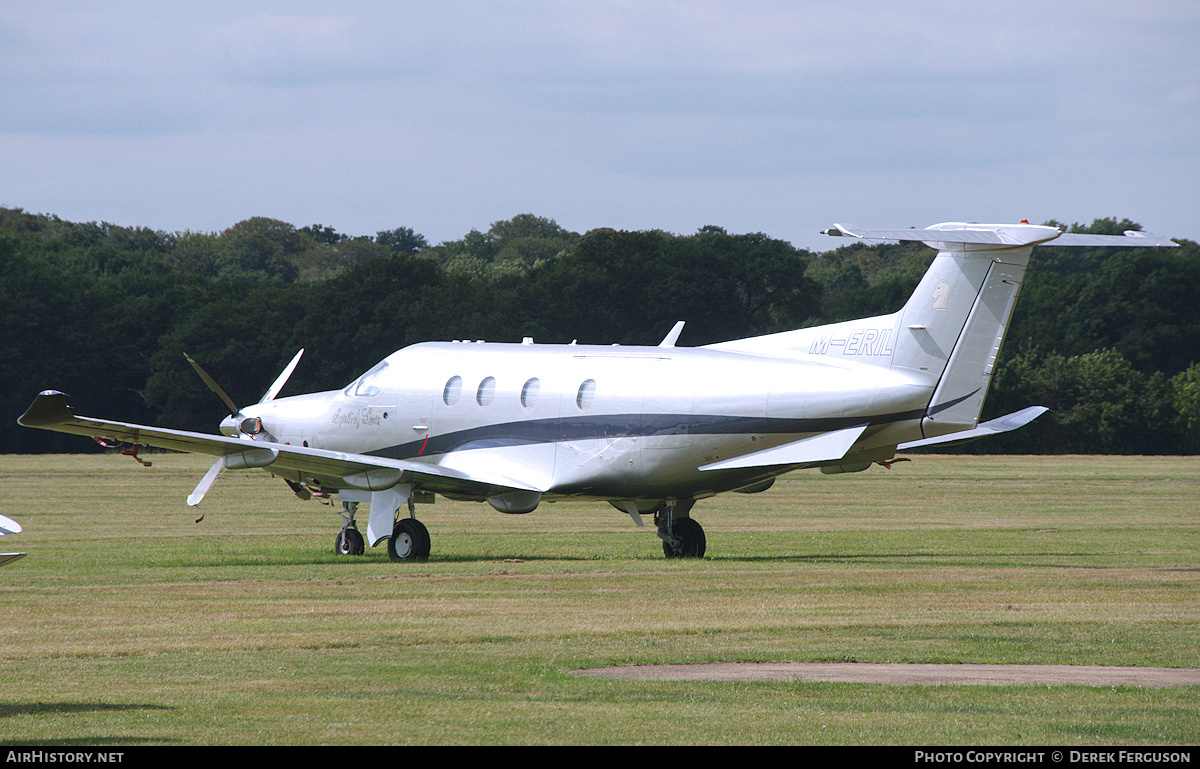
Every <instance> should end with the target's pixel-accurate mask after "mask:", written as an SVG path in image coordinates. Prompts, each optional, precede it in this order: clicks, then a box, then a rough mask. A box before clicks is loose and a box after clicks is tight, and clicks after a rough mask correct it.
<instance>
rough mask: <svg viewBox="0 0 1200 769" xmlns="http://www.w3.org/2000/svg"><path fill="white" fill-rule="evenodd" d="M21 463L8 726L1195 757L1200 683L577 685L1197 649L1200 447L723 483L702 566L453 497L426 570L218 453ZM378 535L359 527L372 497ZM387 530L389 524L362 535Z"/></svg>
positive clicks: (1, 467) (43, 735)
mask: <svg viewBox="0 0 1200 769" xmlns="http://www.w3.org/2000/svg"><path fill="white" fill-rule="evenodd" d="M151 459H152V460H153V462H154V466H153V467H152V468H143V467H141V466H139V465H137V464H136V463H134V462H133V461H132V460H130V459H129V458H127V457H120V456H111V455H109V456H49V457H28V456H0V500H3V507H2V508H0V512H3V513H4V514H5V515H8V516H10V517H12V518H15V519H17V520H18V521H20V522H21V523H22V525H24V527H25V531H24V532H23V533H21V534H19V535H15V536H10V537H5V538H4V539H3V540H0V549H3V550H23V551H27V552H28V553H29V555H28V556H27V557H26V558H24V559H22V560H20V561H18V562H16V563H14V564H12V565H10V566H8V567H6V568H4V569H0V602H2V607H3V608H2V614H0V616H2V617H3V621H2V626H0V743H3V744H31V743H38V744H52V745H143V744H150V745H157V744H167V745H188V744H202V745H215V744H302V743H303V744H425V743H432V744H562V743H568V744H581V743H582V744H701V743H712V744H859V745H862V744H890V745H896V744H900V745H951V744H974V745H1000V744H1042V745H1046V744H1057V745H1062V744H1071V745H1086V744H1114V743H1117V744H1158V745H1163V744H1177V745H1179V744H1182V745H1196V744H1198V743H1200V687H1187V688H1175V689H1141V688H1132V687H1084V686H1054V687H1050V686H1003V687H986V686H886V685H879V684H835V683H799V682H790V683H782V682H774V683H771V682H762V683H716V682H704V681H685V682H645V681H641V682H639V681H604V680H591V679H585V678H579V677H576V676H573V675H571V673H570V671H572V670H575V669H578V668H585V667H596V666H604V665H613V664H627V663H678V662H702V661H805V660H855V661H863V662H984V663H1047V664H1048V663H1054V664H1064V663H1065V664H1077V665H1138V666H1165V667H1200V512H1198V510H1200V458H1193V457H1185V458H1179V457H967V456H963V457H935V456H924V457H915V458H914V461H912V462H906V463H902V464H899V465H897V466H896V467H894V468H893V469H892V470H890V471H889V470H884V469H882V468H880V467H874V468H872V469H871V470H869V471H867V472H865V473H860V474H857V475H848V476H833V477H826V476H822V475H820V474H819V473H811V472H810V473H797V474H793V475H791V476H788V477H786V478H785V479H783V480H781V481H780V482H778V483H776V485H775V487H774V488H772V489H771V490H770V491H768V492H765V493H763V494H757V495H752V496H751V495H740V494H731V495H726V496H722V497H717V498H715V499H710V500H704V501H702V502H700V503H698V504H697V506H696V508H695V510H694V511H693V513H694V515H695V517H696V518H697V519H698V520H700V521H701V522H702V523H703V524H704V527H705V530H706V532H707V535H708V542H709V546H708V554H707V557H706V558H704V559H702V560H696V561H667V560H665V559H664V558H663V557H662V550H661V547H660V544H659V541H658V539H657V538H656V537H655V535H654V532H653V529H652V527H647V528H644V529H638V528H636V527H634V526H633V525H632V524H631V522H630V520H629V518H628V517H627V516H625V515H624V514H622V513H619V512H617V511H616V510H615V509H612V508H611V507H609V506H607V505H604V504H594V503H589V504H583V503H569V504H566V503H558V504H544V505H542V507H540V508H539V509H538V510H537V511H535V512H534V513H532V514H530V515H526V516H504V515H501V514H499V513H496V512H495V511H493V510H492V509H491V508H490V507H487V506H485V505H478V504H463V503H453V502H448V501H446V500H442V499H439V500H438V502H437V504H435V505H433V506H421V507H419V508H418V514H419V515H420V517H421V518H422V520H424V521H425V523H426V524H427V525H428V527H429V530H430V533H431V535H432V538H433V554H432V556H431V558H430V560H429V561H428V562H426V563H417V564H395V563H391V562H390V561H388V558H387V552H386V548H383V547H379V548H375V549H373V550H368V553H367V555H366V556H364V557H362V558H353V559H343V558H338V557H336V556H335V555H334V554H333V552H332V545H333V538H334V535H335V534H336V533H337V530H338V527H339V526H340V519H339V518H338V517H337V515H336V512H335V510H333V509H332V508H330V507H327V506H323V505H320V504H317V503H315V502H307V503H305V502H301V501H299V500H297V499H295V498H294V497H293V496H292V495H291V494H290V492H289V491H288V489H287V487H286V486H285V485H284V484H283V482H282V481H279V480H275V479H271V478H269V477H268V476H266V475H265V474H249V473H226V475H225V476H224V477H223V478H222V479H221V480H220V481H219V482H218V485H217V486H216V488H215V489H214V490H213V491H212V492H211V493H210V494H209V496H208V498H207V500H206V502H205V508H204V519H203V521H201V522H199V523H196V522H195V520H194V519H195V517H196V513H195V512H194V511H193V510H191V509H189V508H187V507H186V506H185V505H184V498H185V497H186V496H187V494H188V492H189V491H190V490H191V488H192V486H194V485H195V483H196V481H197V480H198V479H199V478H200V476H201V475H202V474H203V473H204V471H205V469H206V468H207V465H208V461H207V460H205V459H203V458H197V457H190V456H183V455H175V454H160V455H152V456H151ZM364 524H365V516H364ZM364 528H365V525H364Z"/></svg>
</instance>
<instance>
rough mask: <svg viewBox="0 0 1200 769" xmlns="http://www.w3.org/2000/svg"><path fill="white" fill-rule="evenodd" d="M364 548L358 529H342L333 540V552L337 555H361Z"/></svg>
mask: <svg viewBox="0 0 1200 769" xmlns="http://www.w3.org/2000/svg"><path fill="white" fill-rule="evenodd" d="M365 550H366V547H365V543H364V542H363V536H362V534H360V533H359V531H358V529H342V530H341V531H339V532H338V535H337V537H335V538H334V540H333V552H335V553H337V554H338V555H362V554H363V552H364V551H365Z"/></svg>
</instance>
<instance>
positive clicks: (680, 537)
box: [654, 499, 707, 558]
mask: <svg viewBox="0 0 1200 769" xmlns="http://www.w3.org/2000/svg"><path fill="white" fill-rule="evenodd" d="M693 504H695V500H693V499H681V500H677V501H676V500H670V501H668V502H667V503H665V504H664V505H663V506H662V507H661V508H659V510H658V511H657V512H656V513H655V514H654V523H655V525H656V526H657V527H658V532H657V533H658V537H659V539H661V540H662V543H663V555H665V556H666V557H668V558H703V557H704V550H705V546H706V544H707V543H706V542H705V539H704V527H702V526H701V525H700V524H699V523H697V522H696V521H695V520H693V519H692V518H690V517H688V513H689V512H690V511H691V509H692V505H693Z"/></svg>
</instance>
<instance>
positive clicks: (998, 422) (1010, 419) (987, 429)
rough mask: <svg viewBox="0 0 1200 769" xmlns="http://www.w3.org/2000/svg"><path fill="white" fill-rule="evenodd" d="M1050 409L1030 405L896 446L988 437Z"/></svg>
mask: <svg viewBox="0 0 1200 769" xmlns="http://www.w3.org/2000/svg"><path fill="white" fill-rule="evenodd" d="M1047 411H1049V409H1048V408H1046V407H1045V406H1029V407H1027V408H1023V409H1021V410H1020V411H1014V412H1013V413H1011V414H1005V415H1004V416H1002V417H997V418H995V419H992V420H990V421H987V422H984V423H983V424H981V425H979V426H978V427H976V428H975V429H973V430H962V431H959V432H957V433H950V434H948V435H939V436H938V437H936V438H926V439H925V440H921V441H910V442H908V443H902V444H900V445H899V446H897V447H896V448H897V449H899V450H900V451H904V450H906V449H916V448H920V447H922V446H949V445H951V444H954V443H966V442H967V441H973V440H977V439H979V438H986V437H988V436H989V435H996V434H998V433H1006V432H1008V431H1009V430H1016V429H1017V428H1018V427H1024V426H1025V425H1027V424H1029V423H1030V422H1032V421H1033V420H1035V419H1037V418H1038V417H1040V416H1041V415H1042V414H1045V413H1046V412H1047Z"/></svg>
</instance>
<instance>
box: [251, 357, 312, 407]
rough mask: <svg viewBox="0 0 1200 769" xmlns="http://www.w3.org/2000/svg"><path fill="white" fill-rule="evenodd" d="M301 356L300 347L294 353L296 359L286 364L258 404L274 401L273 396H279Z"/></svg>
mask: <svg viewBox="0 0 1200 769" xmlns="http://www.w3.org/2000/svg"><path fill="white" fill-rule="evenodd" d="M303 354H304V348H303V347H301V348H300V352H298V353H296V357H294V358H292V362H291V363H289V364H287V368H285V369H284V370H283V373H282V374H280V375H279V376H278V378H276V379H275V382H274V383H273V384H272V385H271V388H270V389H269V390H267V394H266V395H264V396H263V397H262V400H260V401H259V403H266V402H267V401H271V400H275V396H276V395H278V394H279V391H280V390H282V389H283V386H284V385H285V384H286V383H287V380H288V377H290V376H291V375H292V372H293V371H295V370H296V364H297V363H299V362H300V356H301V355H303Z"/></svg>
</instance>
